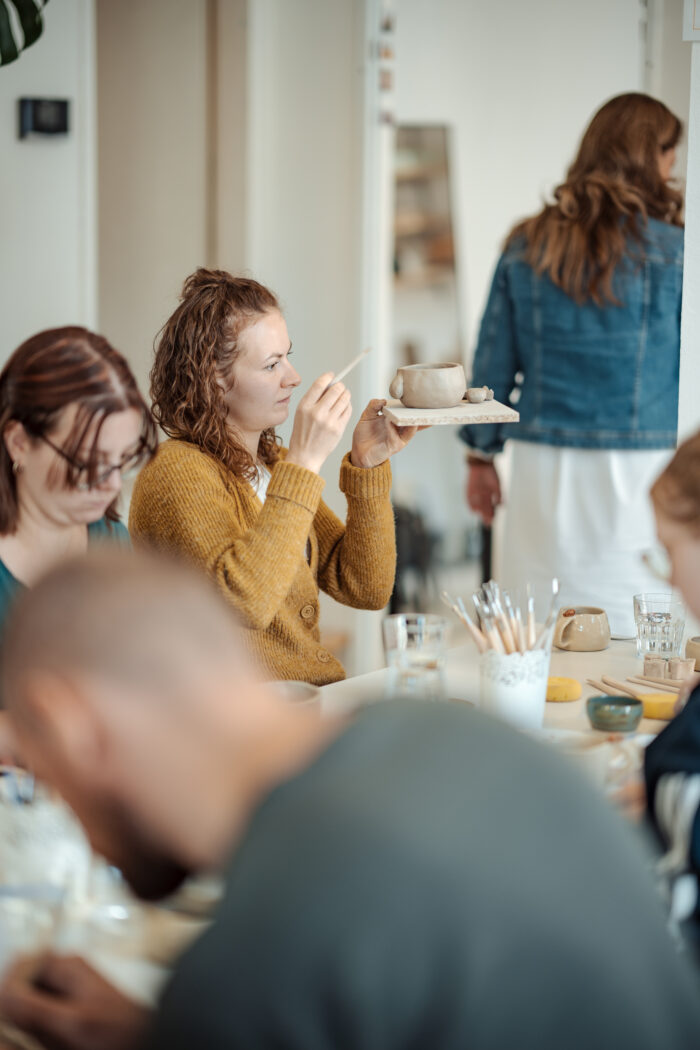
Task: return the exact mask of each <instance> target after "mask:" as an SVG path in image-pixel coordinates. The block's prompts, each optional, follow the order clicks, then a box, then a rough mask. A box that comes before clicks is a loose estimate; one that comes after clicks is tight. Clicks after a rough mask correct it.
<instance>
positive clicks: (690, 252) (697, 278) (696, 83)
mask: <svg viewBox="0 0 700 1050" xmlns="http://www.w3.org/2000/svg"><path fill="white" fill-rule="evenodd" d="M685 46H686V47H690V48H692V71H691V81H690V120H689V125H690V127H689V133H688V174H687V190H686V228H685V261H684V266H683V315H682V318H681V383H680V397H679V400H678V436H679V438H680V439H683V438H686V437H689V436H690V434H692V433H693V432H694V431H696V430H697V429H698V427H700V402H699V401H698V389H700V296H699V295H698V288H700V134H698V122H700V43H695V44H686V45H685Z"/></svg>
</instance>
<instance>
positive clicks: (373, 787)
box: [149, 704, 700, 1050]
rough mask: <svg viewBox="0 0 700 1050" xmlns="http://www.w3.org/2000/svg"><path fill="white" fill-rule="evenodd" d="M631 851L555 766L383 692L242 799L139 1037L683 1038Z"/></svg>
mask: <svg viewBox="0 0 700 1050" xmlns="http://www.w3.org/2000/svg"><path fill="white" fill-rule="evenodd" d="M645 869H646V857H645V855H644V854H643V852H642V851H641V850H640V848H639V845H638V843H637V842H636V841H635V840H634V838H633V836H632V833H631V831H629V830H628V829H627V828H626V827H625V826H624V825H623V824H622V822H621V820H620V818H618V817H617V815H616V814H614V813H613V812H612V811H610V810H609V809H608V807H607V806H606V804H605V803H604V802H603V801H602V800H600V799H598V798H596V797H595V795H594V794H593V792H592V791H589V790H588V789H587V787H586V785H585V784H584V783H583V782H582V781H580V780H579V779H578V778H577V777H576V776H575V775H574V773H573V772H572V771H570V770H569V769H568V767H567V766H566V765H565V764H564V763H563V762H561V760H559V759H558V758H557V756H556V755H552V754H550V753H549V752H547V751H545V750H544V749H542V748H541V747H539V746H538V745H537V744H535V743H534V742H532V741H531V740H529V739H527V738H526V737H524V736H521V735H519V734H517V733H515V732H514V731H510V730H508V729H506V728H504V727H501V726H499V725H498V724H496V723H494V722H491V721H489V720H488V719H486V718H485V717H484V716H482V715H481V714H480V713H479V712H478V711H474V710H471V709H469V708H468V707H466V706H464V707H458V706H456V705H449V706H448V705H427V704H426V705H420V704H416V705H408V704H401V705H396V704H382V705H378V706H376V707H374V708H372V709H370V710H367V711H366V712H365V713H363V714H362V715H360V716H359V717H358V718H357V719H356V721H355V722H354V723H353V724H352V725H350V727H349V728H348V729H347V730H346V731H345V732H343V734H342V735H341V736H339V737H338V738H337V739H336V740H335V741H334V742H333V743H332V744H331V746H330V747H329V748H328V749H327V750H326V751H325V752H324V753H323V754H321V755H320V757H319V758H318V759H317V760H316V761H315V762H314V763H313V765H311V766H310V767H309V768H308V769H306V770H305V771H304V772H302V773H301V774H300V775H298V776H296V777H295V778H294V779H292V780H290V781H288V782H286V783H284V784H283V785H281V786H280V787H278V788H277V789H275V790H274V791H273V792H272V793H271V794H270V795H269V796H268V797H267V798H266V799H265V801H264V802H263V804H262V805H261V806H260V807H259V809H258V810H257V811H256V813H255V814H254V817H253V819H252V821H251V823H250V826H249V827H248V830H247V832H246V835H245V837H244V839H243V840H242V842H241V843H240V844H239V846H238V848H237V849H236V851H235V854H234V856H233V858H232V860H231V862H230V865H229V868H228V872H227V877H226V883H227V888H226V895H225V899H224V901H223V903H222V905H221V907H220V909H219V911H218V914H217V916H216V919H215V921H214V923H213V925H212V926H211V928H210V929H209V931H208V932H207V933H206V934H205V935H204V936H203V937H202V938H201V939H200V940H199V941H198V942H197V943H196V944H195V945H194V946H193V947H192V948H191V949H190V950H189V952H188V953H187V954H186V955H185V956H184V957H183V959H182V960H181V961H180V963H179V964H178V966H177V969H176V972H175V974H174V976H173V979H172V981H171V983H170V985H169V987H168V988H167V989H166V992H165V995H164V997H163V1000H162V1003H161V1007H160V1010H159V1014H158V1016H157V1019H156V1023H155V1027H154V1031H153V1033H152V1037H151V1041H150V1043H149V1046H150V1047H151V1048H152V1050H166V1048H167V1050H180V1048H182V1050H191V1048H192V1047H194V1046H201V1047H206V1048H207V1050H219V1048H221V1050H223V1048H226V1050H238V1048H240V1050H253V1048H256V1050H258V1048H264V1050H267V1048H269V1050H345V1048H347V1050H399V1048H401V1050H413V1048H415V1050H418V1048H420V1050H467V1048H468V1050H516V1048H529V1047H533V1048H535V1047H536V1048H537V1050H584V1048H585V1050H592V1048H595V1050H624V1048H627V1047H629V1048H634V1050H652V1048H653V1050H680V1048H683V1050H690V1048H691V1047H698V1046H700V1012H698V1004H697V998H698V993H697V990H696V989H695V988H694V987H693V985H692V984H691V980H690V977H689V975H688V973H687V972H686V970H685V967H684V965H683V963H682V960H681V959H680V958H679V957H678V956H677V955H676V952H675V949H674V947H673V946H672V944H671V942H670V939H669V937H668V935H667V933H666V930H665V925H664V918H663V915H662V911H661V907H660V904H659V901H658V900H657V898H656V895H655V892H654V890H653V889H652V885H651V881H650V877H649V875H648V873H647V871H646V870H645Z"/></svg>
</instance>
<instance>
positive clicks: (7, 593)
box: [0, 518, 130, 706]
mask: <svg viewBox="0 0 700 1050" xmlns="http://www.w3.org/2000/svg"><path fill="white" fill-rule="evenodd" d="M104 541H107V542H113V543H120V544H126V545H127V546H128V545H129V542H130V540H129V532H128V530H127V528H126V526H125V525H122V523H121V522H120V521H108V520H107V518H100V520H99V521H93V522H92V523H91V524H90V525H88V544H89V545H90V546H92V545H93V544H95V543H102V542H104ZM24 587H25V585H24V584H23V583H20V581H19V580H18V579H16V578H15V577H14V576H13V575H12V573H11V572H10V570H9V569H8V568H7V566H6V565H5V563H4V562H3V561H2V560H0V639H1V638H2V633H3V630H4V627H5V620H6V619H7V616H8V613H9V611H10V607H11V605H12V603H13V601H14V600H15V598H16V597H17V595H18V594H20V593H21V592H22V591H23V590H24ZM0 706H2V705H1V704H0Z"/></svg>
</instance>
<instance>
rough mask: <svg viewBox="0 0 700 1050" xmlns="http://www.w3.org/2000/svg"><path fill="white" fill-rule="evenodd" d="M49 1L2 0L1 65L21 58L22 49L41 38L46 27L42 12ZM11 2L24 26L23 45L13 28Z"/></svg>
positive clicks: (21, 24) (0, 20)
mask: <svg viewBox="0 0 700 1050" xmlns="http://www.w3.org/2000/svg"><path fill="white" fill-rule="evenodd" d="M48 2H49V0H0V66H6V65H8V64H9V63H10V62H14V61H15V60H16V59H17V58H19V54H20V51H23V50H24V49H25V48H27V47H29V46H30V45H31V44H33V43H34V42H35V41H36V40H38V39H39V37H40V36H41V34H42V32H43V29H44V20H43V18H42V16H41V12H42V9H43V8H44V7H46V5H47V4H48ZM10 4H12V6H13V7H14V9H15V11H16V12H17V17H18V18H19V23H20V26H21V27H22V34H23V37H24V41H23V43H22V46H21V47H20V46H19V45H18V43H17V40H16V39H15V35H14V32H13V30H12V22H11V20H10V13H9V12H10V7H9V5H10Z"/></svg>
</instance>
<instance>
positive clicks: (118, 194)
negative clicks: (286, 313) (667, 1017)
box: [47, 0, 209, 391]
mask: <svg viewBox="0 0 700 1050" xmlns="http://www.w3.org/2000/svg"><path fill="white" fill-rule="evenodd" d="M51 6H52V5H49V7H51ZM206 7H207V5H206V0H147V2H146V3H144V2H143V0H97V62H98V65H97V76H98V112H99V325H100V329H101V330H102V331H103V332H104V334H105V335H106V336H107V337H108V338H109V339H110V340H111V341H112V342H113V343H114V344H115V345H116V346H117V347H118V348H119V349H120V350H121V351H122V352H123V353H124V354H125V355H126V356H127V358H128V359H129V361H130V363H131V365H132V367H133V368H134V371H135V373H136V375H137V377H138V379H139V382H140V384H141V388H142V390H144V391H146V390H147V374H148V371H149V369H150V365H151V360H152V356H153V351H152V345H153V338H154V336H155V335H156V332H157V331H158V329H159V328H160V326H161V325H162V324H163V322H164V321H165V320H166V318H167V317H168V316H169V314H170V313H171V312H172V310H173V309H174V308H175V305H176V303H177V295H178V292H179V290H180V288H181V286H182V282H183V280H184V278H185V277H186V276H187V274H189V273H190V272H191V271H192V270H194V269H195V268H196V267H197V266H200V265H203V264H205V263H206V262H207V230H208V226H207V216H208V213H207V208H208V200H209V198H208V189H209V185H208V174H207V129H208V124H207V60H206V46H207V22H206ZM47 10H48V9H47Z"/></svg>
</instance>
